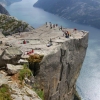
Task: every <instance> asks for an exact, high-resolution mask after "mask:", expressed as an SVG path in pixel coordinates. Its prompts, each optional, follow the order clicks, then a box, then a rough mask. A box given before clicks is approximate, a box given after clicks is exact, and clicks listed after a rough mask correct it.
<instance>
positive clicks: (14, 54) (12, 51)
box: [0, 47, 22, 67]
mask: <svg viewBox="0 0 100 100" xmlns="http://www.w3.org/2000/svg"><path fill="white" fill-rule="evenodd" d="M21 55H22V52H21V51H20V50H19V49H18V48H16V47H8V48H6V49H5V50H4V51H2V53H1V56H0V67H3V66H6V64H7V63H9V64H17V63H18V60H19V59H20V58H21Z"/></svg>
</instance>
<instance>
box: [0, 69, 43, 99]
mask: <svg viewBox="0 0 100 100" xmlns="http://www.w3.org/2000/svg"><path fill="white" fill-rule="evenodd" d="M2 85H5V86H7V87H9V88H7V89H9V91H10V92H9V93H8V92H7V93H6V91H7V89H6V87H5V89H6V91H4V92H3V93H2V92H1V91H0V93H2V97H0V100H5V98H7V96H9V95H10V97H11V98H10V99H9V100H41V98H40V97H39V96H38V95H37V94H36V93H35V91H33V90H32V88H30V87H29V86H27V85H25V84H23V85H21V84H19V80H18V76H17V74H15V75H14V76H8V75H7V73H5V72H4V71H1V70H0V89H1V87H2ZM7 94H9V95H7ZM6 95H7V96H6ZM0 96H1V94H0ZM8 98H9V97H8ZM7 100H8V99H7Z"/></svg>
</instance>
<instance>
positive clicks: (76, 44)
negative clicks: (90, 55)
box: [2, 23, 88, 100]
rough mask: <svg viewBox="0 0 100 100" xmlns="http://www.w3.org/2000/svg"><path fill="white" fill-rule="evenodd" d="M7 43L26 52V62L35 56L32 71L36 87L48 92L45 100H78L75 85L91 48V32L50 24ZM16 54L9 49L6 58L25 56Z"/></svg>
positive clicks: (24, 55) (15, 37)
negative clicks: (89, 34) (89, 42)
mask: <svg viewBox="0 0 100 100" xmlns="http://www.w3.org/2000/svg"><path fill="white" fill-rule="evenodd" d="M7 38H8V40H7ZM5 40H6V42H8V43H9V44H11V45H12V46H15V47H16V48H19V50H21V51H22V53H23V54H22V56H21V58H22V59H27V58H29V57H30V56H31V55H34V56H32V59H31V60H33V61H32V63H29V68H30V69H31V70H32V72H33V75H34V76H35V78H34V84H33V86H34V88H38V89H40V90H42V91H43V92H44V100H75V98H76V97H75V96H74V95H75V91H76V90H75V83H76V80H77V78H78V76H79V73H80V70H81V67H82V64H83V61H84V58H85V54H86V49H87V47H88V32H86V31H83V30H77V29H68V28H64V27H59V26H58V25H57V24H52V23H46V25H43V26H41V27H39V28H37V29H34V30H33V31H31V32H23V33H22V34H21V35H19V34H13V35H12V36H8V37H6V38H2V42H3V43H4V41H5ZM8 50H9V49H8ZM15 51H16V50H15ZM13 52H14V51H12V50H9V53H11V55H12V56H11V57H9V55H8V52H7V51H6V53H5V54H4V55H3V58H4V57H5V56H7V57H8V58H12V57H15V56H14V54H16V55H19V54H21V52H15V53H13ZM39 55H42V56H39ZM41 57H43V59H41ZM6 59H7V58H6ZM10 64H11V62H10Z"/></svg>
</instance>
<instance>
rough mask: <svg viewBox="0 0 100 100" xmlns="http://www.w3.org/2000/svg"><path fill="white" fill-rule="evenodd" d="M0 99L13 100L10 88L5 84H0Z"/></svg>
mask: <svg viewBox="0 0 100 100" xmlns="http://www.w3.org/2000/svg"><path fill="white" fill-rule="evenodd" d="M0 100H13V99H12V98H11V93H10V88H9V86H8V85H7V84H3V85H2V86H0Z"/></svg>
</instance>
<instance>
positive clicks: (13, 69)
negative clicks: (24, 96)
mask: <svg viewBox="0 0 100 100" xmlns="http://www.w3.org/2000/svg"><path fill="white" fill-rule="evenodd" d="M21 69H23V66H22V65H12V64H7V73H8V74H9V75H13V74H16V73H18V72H19V70H21Z"/></svg>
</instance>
